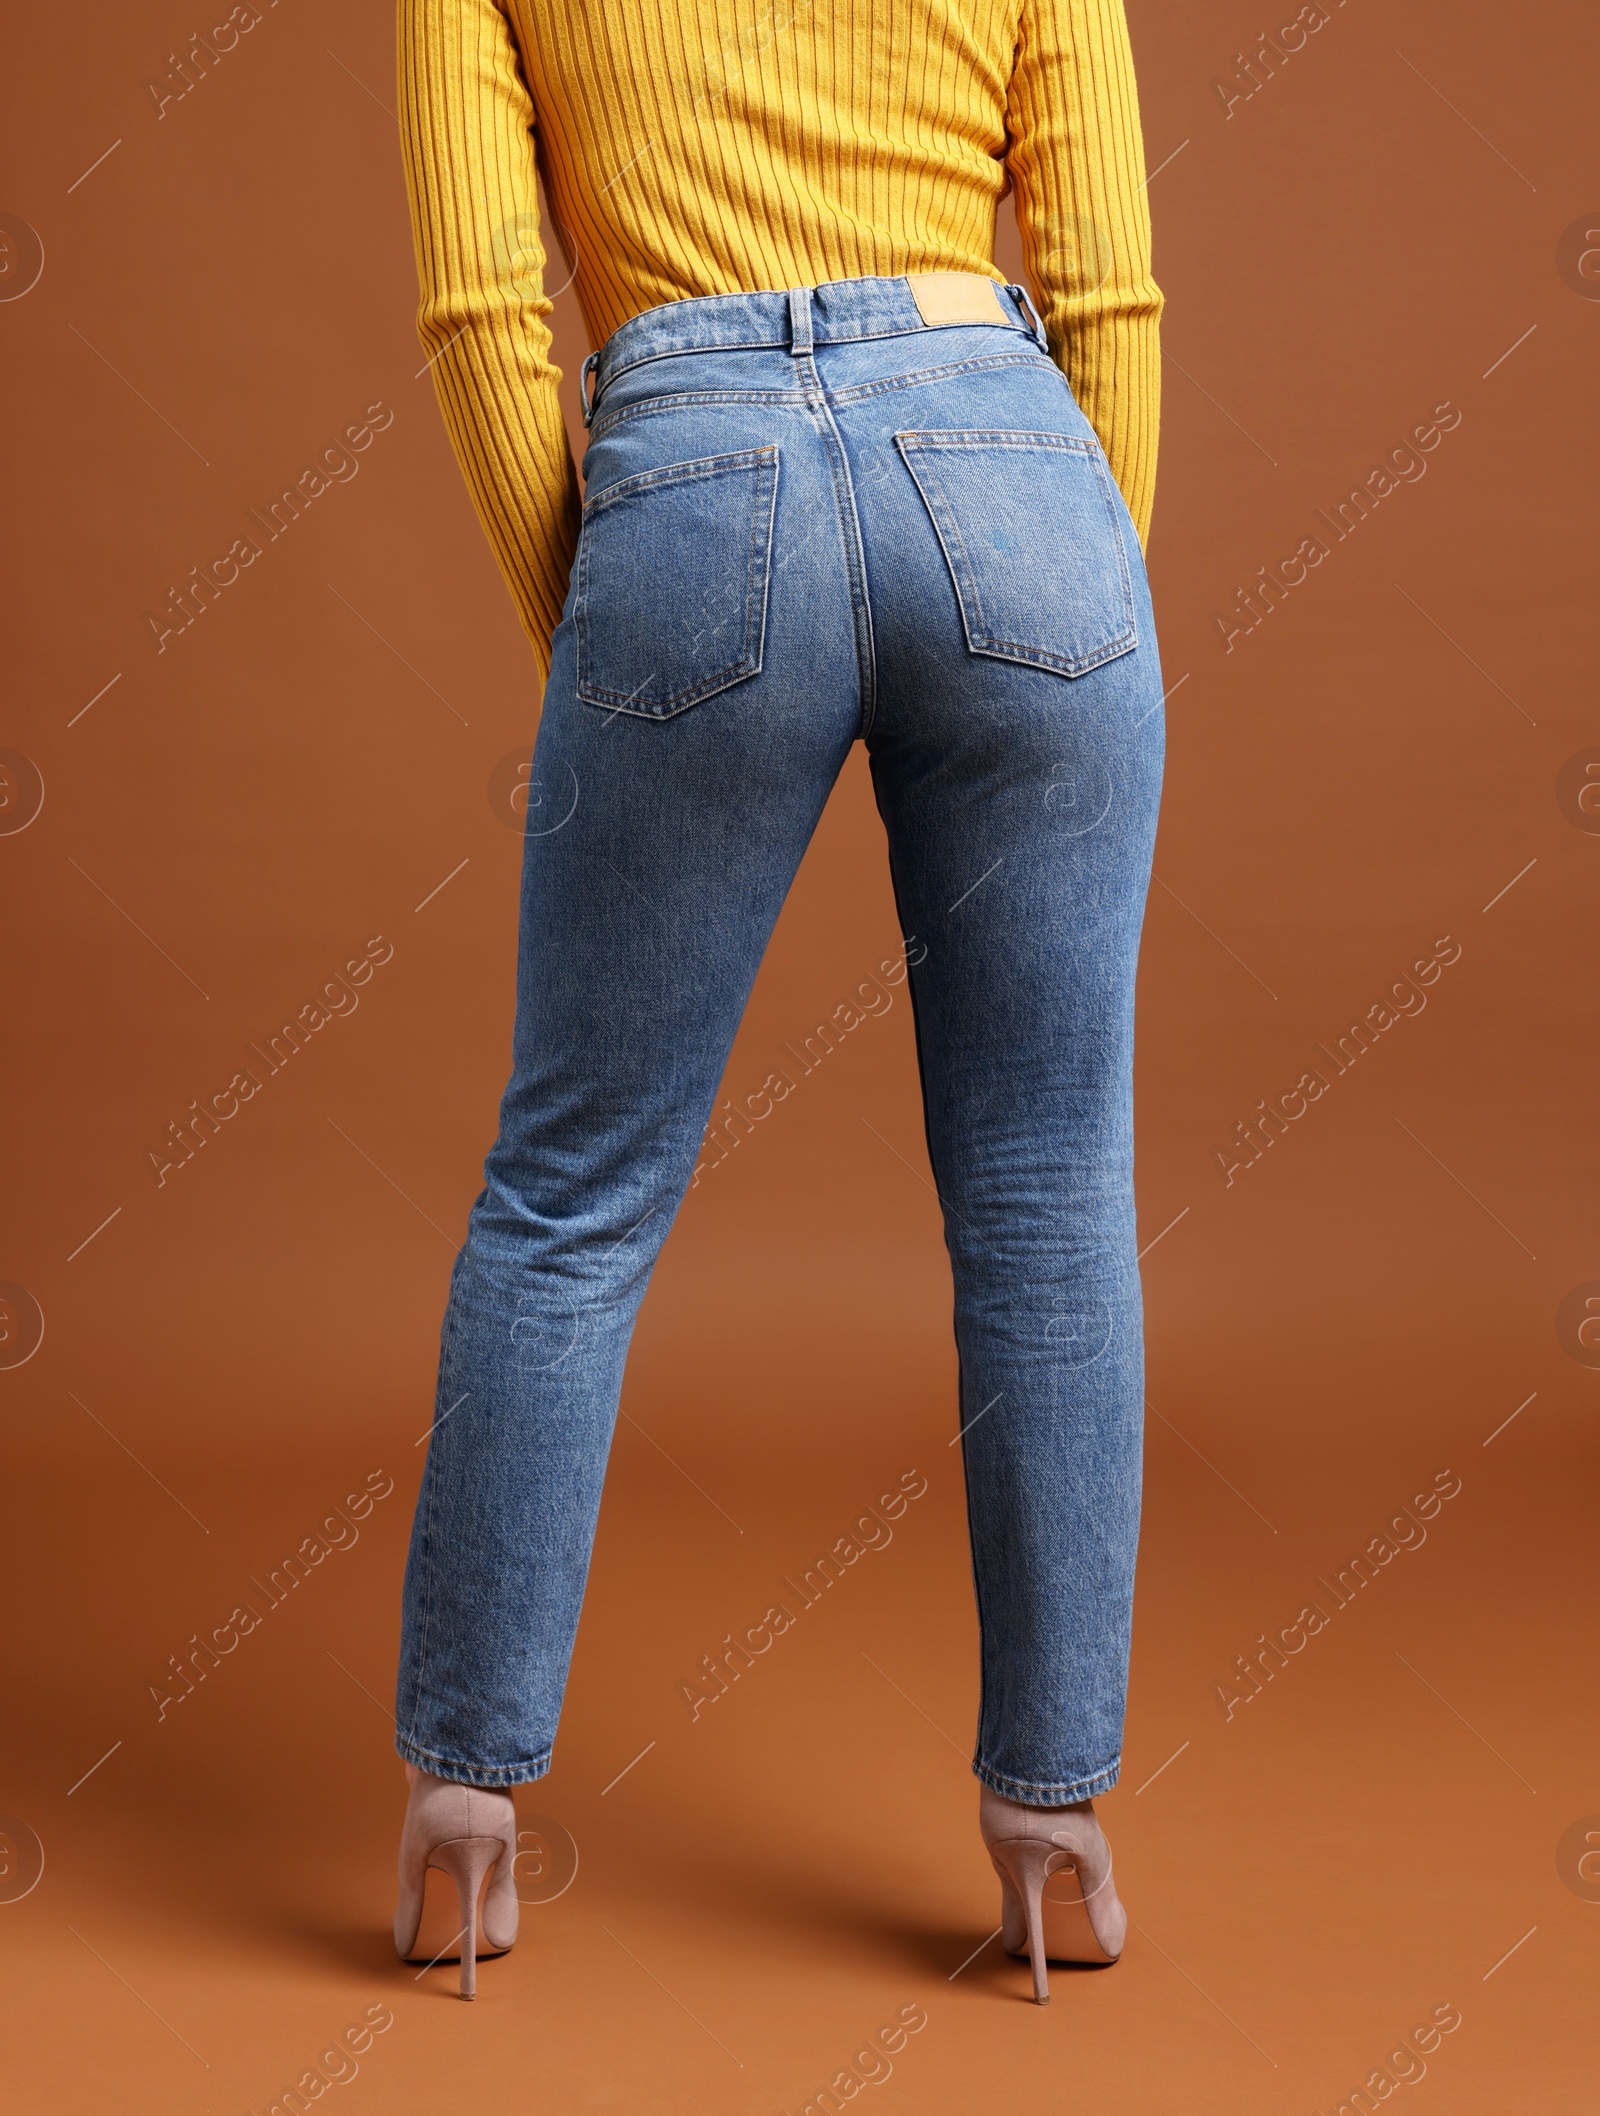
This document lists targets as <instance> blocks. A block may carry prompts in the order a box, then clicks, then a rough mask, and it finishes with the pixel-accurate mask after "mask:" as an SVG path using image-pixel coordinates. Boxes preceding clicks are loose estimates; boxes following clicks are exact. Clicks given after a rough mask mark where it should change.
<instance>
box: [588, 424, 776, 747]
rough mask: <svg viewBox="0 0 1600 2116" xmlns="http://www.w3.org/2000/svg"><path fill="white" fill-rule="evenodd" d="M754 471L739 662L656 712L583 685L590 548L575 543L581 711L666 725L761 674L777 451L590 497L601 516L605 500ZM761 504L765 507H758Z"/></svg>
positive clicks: (668, 468)
mask: <svg viewBox="0 0 1600 2116" xmlns="http://www.w3.org/2000/svg"><path fill="white" fill-rule="evenodd" d="M743 470H754V472H755V474H756V486H755V497H754V500H753V502H752V505H751V510H750V550H749V554H748V556H747V558H746V560H745V597H744V643H743V648H742V651H741V653H740V655H739V658H738V659H737V660H736V661H732V662H729V663H728V664H727V665H726V666H725V667H724V668H722V669H720V670H719V671H718V672H717V673H716V674H715V675H712V676H709V677H703V678H701V679H700V681H699V682H698V683H691V684H686V685H684V686H683V688H682V689H680V690H676V691H673V692H671V693H670V694H669V695H668V696H667V697H666V698H664V699H663V700H662V701H661V703H660V704H659V705H658V706H639V705H634V704H633V703H632V702H631V701H632V700H633V698H634V697H635V696H636V695H637V693H636V692H634V691H627V692H623V691H614V690H611V689H609V688H608V687H607V686H606V685H605V684H601V683H595V682H593V681H592V680H589V679H587V678H586V677H585V676H584V674H583V672H582V664H583V662H584V661H585V660H586V659H587V658H588V654H589V625H588V598H589V548H590V547H589V542H588V539H587V537H581V538H580V540H579V560H580V565H579V575H578V601H577V604H576V606H575V607H574V610H573V624H574V630H575V632H576V634H577V640H578V655H579V672H578V678H577V682H576V685H575V688H576V691H577V695H578V696H579V697H580V698H581V699H582V700H583V701H584V703H585V704H586V705H595V706H604V707H607V708H609V709H610V710H612V711H614V712H619V713H628V714H630V715H631V716H632V717H633V718H634V719H636V720H671V719H675V718H676V717H677V715H678V714H679V713H683V712H687V711H688V710H689V708H690V706H692V705H699V704H700V703H701V702H702V701H703V700H704V699H707V698H711V697H714V696H715V695H716V693H717V692H718V691H725V690H730V689H732V687H733V686H734V684H736V683H744V682H747V681H748V680H749V678H750V677H752V676H757V675H759V674H760V673H761V661H762V655H763V653H764V651H765V644H766V618H767V587H768V579H769V575H770V572H771V553H772V529H773V520H774V517H775V515H776V513H777V498H778V450H777V447H776V445H775V444H768V445H767V446H765V447H762V448H749V449H741V450H737V451H735V452H734V453H733V454H730V455H724V456H702V457H699V458H697V459H696V460H695V461H694V462H693V463H692V464H679V463H672V464H667V465H665V466H663V468H662V469H660V470H654V471H652V470H645V471H640V472H639V473H638V475H637V476H636V477H632V478H623V479H622V480H621V481H620V482H619V483H617V484H615V485H608V486H607V487H606V488H605V490H604V491H603V492H598V493H596V494H595V496H594V500H593V503H592V504H593V509H594V513H595V514H599V513H601V512H603V511H604V508H605V504H606V502H607V500H609V499H611V498H613V497H616V496H618V495H622V494H624V493H628V492H643V491H648V490H651V489H653V488H654V487H656V486H659V485H661V484H690V483H693V482H694V481H695V480H696V479H700V478H708V477H716V476H722V475H726V474H730V473H733V472H736V471H743ZM763 503H764V504H763ZM763 513H765V515H766V522H767V533H766V546H765V551H766V556H765V559H764V561H763V563H762V564H761V565H760V567H759V569H758V567H757V563H756V546H757V542H758V540H759V536H760V526H761V517H762V515H763ZM592 519H593V516H592V515H591V514H590V511H589V505H588V503H586V505H585V508H584V528H585V529H587V528H588V526H589V523H590V521H591V520H592ZM758 578H759V581H760V589H761V624H760V628H759V631H758V634H757V638H756V643H755V651H754V653H752V652H751V646H750V630H751V615H752V608H753V604H754V602H755V596H756V584H757V579H758Z"/></svg>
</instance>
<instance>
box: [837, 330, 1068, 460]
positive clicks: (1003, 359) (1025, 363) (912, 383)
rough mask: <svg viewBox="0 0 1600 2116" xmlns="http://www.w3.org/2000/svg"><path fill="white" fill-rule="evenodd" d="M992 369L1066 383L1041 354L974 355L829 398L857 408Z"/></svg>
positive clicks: (852, 386)
mask: <svg viewBox="0 0 1600 2116" xmlns="http://www.w3.org/2000/svg"><path fill="white" fill-rule="evenodd" d="M969 328H973V329H985V330H986V329H988V328H989V326H988V325H987V324H984V325H973V326H969ZM995 367H1047V368H1049V370H1050V372H1051V373H1052V374H1053V375H1060V376H1061V379H1062V380H1063V381H1065V380H1066V377H1065V376H1064V375H1061V370H1060V368H1058V367H1057V366H1056V364H1055V362H1054V361H1053V360H1050V359H1047V358H1046V357H1045V355H1044V354H1043V353H974V354H973V355H972V357H971V359H969V360H948V361H946V362H944V363H943V365H942V366H939V367H917V368H912V369H911V370H910V372H909V373H906V374H899V375H886V376H884V377H882V378H881V379H880V380H879V381H876V382H847V383H846V384H845V386H844V387H843V388H842V389H835V390H830V391H829V395H830V396H831V397H832V399H833V401H834V403H835V404H858V403H862V402H864V401H865V400H866V399H867V398H869V397H886V396H889V395H890V394H892V392H894V391H895V390H899V389H916V388H918V387H920V385H921V384H923V383H924V382H944V381H948V380H949V378H950V377H951V376H952V375H967V374H975V373H978V372H979V371H981V370H982V369H984V368H995ZM1083 445H1088V444H1086V443H1085V444H1083Z"/></svg>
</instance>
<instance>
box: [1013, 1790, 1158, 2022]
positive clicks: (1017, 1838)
mask: <svg viewBox="0 0 1600 2116" xmlns="http://www.w3.org/2000/svg"><path fill="white" fill-rule="evenodd" d="M978 1826H979V1828H980V1829H981V1830H982V1831H983V1841H984V1846H985V1848H986V1849H987V1851H988V1854H989V1858H990V1860H991V1862H992V1864H993V1866H994V1870H995V1872H996V1873H997V1874H998V1875H999V1876H1000V1927H1001V1930H1000V1939H1001V1944H1002V1945H1003V1946H1004V1948H1005V1950H1006V1952H1007V1953H1008V1954H1016V1955H1022V1954H1026V1955H1027V1956H1028V1957H1029V1959H1030V1960H1031V1961H1032V1964H1033V1995H1034V1998H1035V2000H1036V2001H1037V2003H1038V2004H1039V2005H1041V2006H1048V2005H1049V2003H1050V1978H1049V1975H1048V1972H1047V1971H1046V1968H1045V1963H1046V1962H1047V1961H1051V1962H1093V1963H1096V1964H1098V1965H1100V1966H1101V1967H1104V1966H1105V1965H1107V1964H1108V1963H1111V1962H1114V1961H1116V1959H1117V1957H1118V1956H1119V1955H1120V1954H1121V1952H1122V1943H1123V1940H1124V1939H1125V1938H1126V1936H1127V1931H1128V1914H1127V1912H1126V1911H1125V1910H1124V1909H1123V1907H1122V1904H1121V1903H1120V1901H1119V1900H1118V1898H1117V1891H1116V1889H1115V1887H1114V1886H1113V1885H1112V1880H1111V1847H1110V1845H1109V1844H1107V1842H1106V1838H1105V1832H1104V1830H1102V1829H1101V1827H1100V1822H1099V1818H1098V1816H1097V1815H1096V1814H1095V1811H1094V1804H1093V1802H1092V1801H1088V1800H1080V1801H1077V1802H1075V1803H1074V1804H1073V1805H1072V1806H1070V1807H1024V1806H1023V1805H1022V1804H1021V1803H1020V1802H1019V1801H1015V1800H1006V1799H1004V1798H1002V1796H1001V1795H1000V1794H999V1793H994V1792H991V1791H990V1790H989V1788H988V1786H986V1785H985V1786H982V1787H981V1788H980V1797H979V1803H978ZM1047 1884H1048V1885H1047Z"/></svg>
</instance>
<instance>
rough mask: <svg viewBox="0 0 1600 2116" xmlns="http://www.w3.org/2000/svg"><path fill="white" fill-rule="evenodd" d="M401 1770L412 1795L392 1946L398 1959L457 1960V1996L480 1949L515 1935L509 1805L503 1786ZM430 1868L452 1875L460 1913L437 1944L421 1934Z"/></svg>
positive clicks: (471, 1986) (471, 1979)
mask: <svg viewBox="0 0 1600 2116" xmlns="http://www.w3.org/2000/svg"><path fill="white" fill-rule="evenodd" d="M407 1770H408V1772H409V1773H410V1777H411V1797H410V1799H409V1801H408V1802H407V1804H406V1819H405V1827H404V1829H403V1830H402V1832H401V1836H400V1898H399V1902H398V1904H397V1905H396V1908H395V1914H394V1944H395V1948H396V1951H397V1952H398V1953H399V1954H400V1955H401V1957H402V1958H403V1959H404V1960H406V1961H409V1962H416V1961H421V1962H424V1963H427V1964H428V1965H429V1966H431V1965H432V1964H433V1963H435V1962H453V1961H457V1960H459V1962H460V1964H461V1996H462V1997H463V1998H475V1997H476V1996H477V1991H478V1957H479V1955H480V1954H491V1955H492V1954H504V1953H506V1952H507V1950H508V1949H509V1948H510V1947H511V1946H512V1945H513V1944H514V1942H515V1940H516V1937H517V1916H518V1913H517V1894H516V1884H515V1882H514V1881H513V1879H512V1870H511V1869H512V1861H513V1860H514V1859H515V1858H516V1855H517V1817H516V1809H515V1808H514V1807H513V1806H512V1803H511V1796H510V1794H509V1793H506V1792H502V1791H497V1790H489V1789H487V1788H484V1787H481V1786H469V1785H456V1784H453V1783H452V1782H451V1781H450V1780H448V1779H444V1778H431V1777H429V1776H428V1775H427V1774H426V1773H425V1772H423V1771H419V1770H417V1769H416V1767H415V1766H414V1765H408V1766H407ZM430 1868H432V1869H434V1870H436V1871H438V1872H440V1873H443V1874H446V1875H448V1877H449V1878H450V1879H451V1880H452V1881H453V1882H454V1883H455V1893H456V1902H457V1909H458V1913H459V1920H458V1924H457V1927H456V1931H455V1936H454V1938H452V1939H446V1940H445V1941H444V1943H443V1945H441V1946H439V1947H437V1949H434V1948H432V1947H430V1945H429V1944H428V1943H427V1942H426V1941H422V1940H420V1934H421V1930H422V1922H423V1908H424V1901H425V1897H426V1889H427V1876H428V1871H429V1869H430ZM486 1881H487V1884H488V1885H487V1887H486V1886H485V1882H486ZM480 1899H481V1902H480ZM448 1929H449V1928H448V1927H446V1930H447V1931H448ZM435 1937H437V1936H435Z"/></svg>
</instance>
